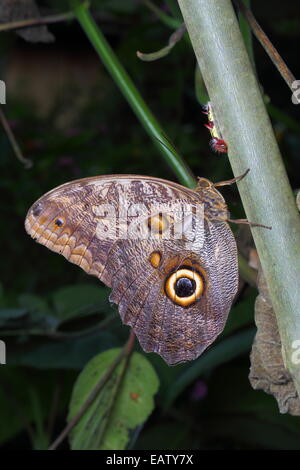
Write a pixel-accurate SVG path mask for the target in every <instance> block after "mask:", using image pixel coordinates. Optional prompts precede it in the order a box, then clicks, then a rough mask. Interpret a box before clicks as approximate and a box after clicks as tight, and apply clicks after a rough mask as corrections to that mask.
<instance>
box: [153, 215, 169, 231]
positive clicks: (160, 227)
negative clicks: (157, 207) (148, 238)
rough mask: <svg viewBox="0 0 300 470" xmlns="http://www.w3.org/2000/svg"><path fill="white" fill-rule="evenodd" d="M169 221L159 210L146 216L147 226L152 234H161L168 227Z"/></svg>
mask: <svg viewBox="0 0 300 470" xmlns="http://www.w3.org/2000/svg"><path fill="white" fill-rule="evenodd" d="M169 225H170V222H169V220H168V218H167V217H166V216H165V215H164V214H162V212H160V213H159V214H157V215H153V216H152V217H149V218H148V228H149V230H150V231H151V233H152V234H159V235H162V234H163V233H164V232H165V231H166V230H167V229H168V227H169Z"/></svg>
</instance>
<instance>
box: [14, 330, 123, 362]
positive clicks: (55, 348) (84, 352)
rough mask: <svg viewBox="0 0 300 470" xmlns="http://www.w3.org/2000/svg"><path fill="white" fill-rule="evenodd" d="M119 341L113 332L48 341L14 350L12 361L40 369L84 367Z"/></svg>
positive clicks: (33, 343)
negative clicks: (96, 355)
mask: <svg viewBox="0 0 300 470" xmlns="http://www.w3.org/2000/svg"><path fill="white" fill-rule="evenodd" d="M119 344H120V340H119V339H118V338H116V337H115V335H114V334H113V333H112V332H110V331H100V332H96V333H94V334H90V335H87V336H83V337H78V338H70V339H66V340H64V341H54V340H44V341H43V342H42V343H40V342H38V343H36V342H32V343H30V345H28V346H26V348H25V347H24V345H22V347H19V348H18V349H17V350H13V351H11V352H10V355H9V362H10V364H13V365H19V366H29V367H34V368H36V369H82V367H84V366H85V365H86V364H87V362H88V361H89V360H90V359H91V358H92V357H94V356H95V354H97V353H98V352H99V351H103V350H106V349H108V348H111V347H112V346H119Z"/></svg>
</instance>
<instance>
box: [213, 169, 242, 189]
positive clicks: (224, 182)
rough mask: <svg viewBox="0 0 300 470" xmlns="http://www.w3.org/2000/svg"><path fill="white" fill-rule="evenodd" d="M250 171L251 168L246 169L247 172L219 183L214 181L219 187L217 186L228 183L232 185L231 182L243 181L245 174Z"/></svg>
mask: <svg viewBox="0 0 300 470" xmlns="http://www.w3.org/2000/svg"><path fill="white" fill-rule="evenodd" d="M249 171H250V168H248V169H247V170H246V171H245V173H243V174H242V175H240V176H236V177H235V178H232V179H231V180H227V181H220V182H219V183H214V186H215V187H217V186H227V185H230V184H234V183H237V182H238V181H241V180H242V179H243V178H245V176H246V175H247V174H248V173H249Z"/></svg>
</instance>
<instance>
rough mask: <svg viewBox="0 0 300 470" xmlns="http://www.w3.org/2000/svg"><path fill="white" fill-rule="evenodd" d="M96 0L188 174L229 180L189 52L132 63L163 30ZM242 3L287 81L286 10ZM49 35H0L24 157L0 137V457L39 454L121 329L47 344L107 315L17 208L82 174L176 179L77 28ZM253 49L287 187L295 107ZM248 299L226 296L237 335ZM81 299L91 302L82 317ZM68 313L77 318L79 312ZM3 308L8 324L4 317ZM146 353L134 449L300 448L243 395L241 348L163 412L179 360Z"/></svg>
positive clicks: (289, 430)
mask: <svg viewBox="0 0 300 470" xmlns="http://www.w3.org/2000/svg"><path fill="white" fill-rule="evenodd" d="M154 3H155V4H156V5H157V6H160V7H162V8H163V9H164V11H165V13H170V9H169V6H168V3H169V4H173V5H175V3H176V2H163V1H155V2H154ZM38 5H39V7H40V11H41V14H42V15H46V14H51V13H54V12H57V11H66V10H68V3H67V2H58V1H50V0H49V1H40V2H38ZM93 6H94V9H93V13H94V15H95V17H96V18H97V22H98V24H99V25H100V27H101V29H102V31H103V33H104V34H105V36H106V38H107V39H108V41H109V43H110V44H111V46H112V47H113V49H114V50H115V52H116V53H117V55H118V57H119V59H120V61H121V62H122V63H123V65H124V66H125V67H126V69H127V71H128V72H129V75H130V76H131V78H132V79H133V81H134V82H135V84H136V86H137V87H138V89H139V90H140V92H141V93H142V95H143V97H144V99H145V101H146V103H147V104H148V106H149V107H150V108H151V110H152V111H153V113H154V114H155V115H156V117H157V118H158V119H159V121H160V122H161V124H162V127H163V129H164V130H165V131H166V133H167V134H168V135H169V136H170V137H171V139H172V140H173V141H174V143H175V145H176V147H177V148H178V149H179V150H180V153H181V154H182V155H183V156H184V158H185V160H186V162H187V163H188V165H189V166H190V167H191V168H192V170H193V172H194V174H195V175H196V176H204V177H207V178H209V179H211V180H212V181H218V180H223V179H226V178H231V177H232V172H231V169H230V164H229V161H228V159H227V157H226V156H222V155H221V156H220V155H217V154H214V153H213V152H212V151H211V149H210V147H209V145H208V144H209V134H208V131H207V130H206V129H205V127H204V126H203V124H204V123H205V116H204V115H203V114H202V110H201V106H200V104H199V102H198V101H197V99H196V96H195V83H194V72H195V59H194V54H193V50H192V49H191V48H190V47H189V46H188V44H187V42H185V41H181V42H180V43H179V44H177V46H176V47H175V49H173V51H172V52H171V53H170V54H169V55H168V56H167V57H165V58H163V59H161V60H158V61H156V62H151V63H146V62H142V61H140V60H139V59H138V58H137V57H136V53H135V52H136V51H137V50H140V51H142V52H153V51H155V50H158V49H160V48H161V47H163V46H164V45H165V44H166V43H167V40H168V38H169V36H170V34H171V33H172V30H171V29H168V28H167V27H166V26H165V25H164V24H162V23H161V22H160V21H159V20H158V19H157V17H156V16H155V15H154V14H153V13H152V12H150V10H149V9H148V8H147V7H146V6H145V5H144V4H143V2H142V1H137V0H130V1H129V0H128V1H126V2H125V1H124V0H112V1H100V0H98V1H95V2H93ZM252 6H253V11H254V13H255V15H256V17H257V19H258V21H259V22H260V24H261V25H262V27H263V28H264V29H265V31H266V33H267V34H268V35H269V37H270V39H271V40H272V42H273V44H274V45H275V47H277V48H278V50H279V52H280V54H281V55H282V57H283V58H284V60H285V61H286V63H287V64H288V66H289V67H290V69H291V70H292V72H293V73H294V75H295V76H296V77H297V76H300V73H299V37H300V10H299V6H298V5H297V2H281V1H279V0H272V1H271V0H266V1H264V2H260V1H253V2H252ZM49 30H50V31H51V32H52V33H53V34H54V36H55V38H56V41H55V42H53V43H50V44H32V43H29V42H26V41H24V39H22V38H20V37H18V36H17V35H16V34H15V33H14V32H7V33H1V34H0V52H1V54H0V57H1V58H0V78H1V79H3V80H5V82H6V85H7V104H6V105H5V106H4V107H3V109H4V111H5V113H6V115H7V117H8V119H9V121H10V124H11V127H12V129H13V131H14V132H15V135H16V136H17V139H18V142H19V144H20V146H21V148H22V150H23V152H24V155H25V156H26V157H27V158H30V159H31V160H32V161H33V167H32V168H31V169H29V170H26V169H24V166H23V165H22V163H21V162H20V161H18V160H17V159H16V157H15V155H14V153H13V152H12V149H11V147H10V144H9V142H8V139H7V137H6V135H5V133H4V131H3V129H1V130H0V174H1V179H0V190H1V199H0V207H1V231H0V241H1V268H2V269H1V284H0V288H1V289H0V301H1V304H0V307H1V309H2V317H3V318H2V319H1V315H0V328H2V331H1V330H0V337H1V339H5V341H6V343H7V365H6V366H0V367H1V370H0V445H2V446H3V448H4V449H30V448H37V449H41V448H46V447H47V443H48V442H49V440H52V439H53V438H54V437H55V436H56V435H57V434H58V433H59V431H60V430H61V429H62V427H63V426H64V423H65V416H66V414H67V406H68V401H69V398H70V394H71V391H72V385H73V383H74V380H75V379H76V377H77V375H78V373H79V371H80V370H81V369H82V367H83V366H84V364H86V362H87V361H88V360H89V359H90V358H91V357H93V356H94V355H95V354H96V353H98V352H99V351H101V350H105V349H107V348H109V347H114V346H121V345H122V344H123V343H124V341H125V339H126V338H127V335H128V328H127V327H124V326H122V325H121V322H120V321H119V319H118V317H117V316H116V320H114V321H112V322H111V324H110V325H109V326H108V327H107V329H106V330H105V331H101V332H100V333H97V332H96V333H92V334H90V335H84V336H82V337H80V336H78V337H77V338H73V339H69V338H67V337H66V339H63V340H59V341H58V340H57V338H53V337H51V334H49V332H50V331H53V328H54V327H55V326H56V325H58V324H59V329H60V331H64V332H65V333H68V332H71V331H80V330H83V329H86V328H88V327H92V326H93V325H95V324H96V323H97V321H99V319H102V318H106V317H107V316H109V315H111V314H112V312H113V308H112V307H111V306H110V305H109V303H108V301H107V300H105V299H106V295H107V290H106V289H104V287H99V282H98V281H97V280H96V279H94V278H91V277H89V276H87V275H85V273H84V272H83V271H81V270H80V269H78V267H75V266H74V265H72V264H70V263H67V262H66V260H65V259H64V258H63V257H60V256H57V255H56V254H54V253H52V252H50V251H49V250H47V249H45V248H44V247H42V246H40V245H37V244H35V243H34V242H33V240H32V239H31V238H30V237H29V236H28V235H27V234H26V233H25V230H24V219H25V216H26V212H27V210H28V208H29V207H30V205H31V204H32V203H33V202H34V201H35V200H36V199H37V198H38V197H40V196H41V195H42V194H44V193H45V192H47V191H48V190H50V189H52V188H53V187H55V186H57V185H59V184H61V183H64V182H67V181H69V180H72V179H77V178H82V177H85V176H92V175H102V174H113V173H133V174H134V173H136V174H144V175H151V176H158V177H162V178H166V179H171V180H176V179H175V176H174V175H173V174H172V171H171V170H170V169H169V168H168V166H167V165H166V163H165V162H164V161H163V160H162V157H161V155H160V154H159V153H158V151H157V150H156V148H155V147H154V145H153V144H152V142H151V140H150V139H149V136H148V135H147V134H146V133H145V131H144V129H143V128H142V127H141V125H140V123H139V122H138V121H137V119H136V117H135V116H134V114H133V112H132V111H131V109H130V107H129V106H128V104H127V102H126V101H125V99H124V98H123V97H122V95H121V93H120V92H119V90H118V89H117V87H116V85H115V84H114V82H113V81H112V79H111V77H110V76H109V75H108V74H107V72H106V70H105V69H104V67H103V66H102V64H101V62H100V60H99V58H98V56H97V55H96V53H95V52H94V50H93V49H92V47H91V45H90V43H89V42H88V40H87V39H86V37H85V35H84V33H83V32H82V30H81V28H80V26H79V25H78V24H77V23H76V21H72V22H68V23H57V24H53V25H50V26H49ZM254 55H255V60H256V66H257V73H258V77H259V80H260V83H261V85H262V87H263V90H264V93H265V95H267V96H268V97H269V103H270V104H271V105H272V108H270V107H269V111H270V117H271V119H272V122H273V125H274V130H275V133H276V137H277V139H278V143H279V145H280V148H281V151H282V156H283V159H284V163H285V165H286V169H287V172H288V175H289V178H290V181H291V184H292V187H293V189H295V190H296V189H297V188H299V187H300V172H299V169H300V165H299V150H300V119H299V118H300V115H299V108H300V106H295V105H293V104H292V101H291V92H290V90H289V88H288V87H287V85H286V84H285V83H284V81H283V79H282V78H281V76H280V75H279V73H278V72H277V71H276V69H275V68H274V66H273V64H272V63H271V61H270V60H269V58H268V57H267V55H266V54H265V52H264V51H263V49H262V48H261V46H260V45H259V44H258V43H257V41H256V40H254ZM274 109H275V111H276V110H277V111H278V112H280V113H279V117H278V113H276V112H275V111H274ZM278 184H280V182H278ZM223 194H224V196H225V197H226V200H227V201H228V205H229V208H230V211H231V213H232V214H233V216H234V217H242V216H243V209H242V207H241V203H240V199H239V196H238V192H237V190H236V188H235V187H230V188H225V189H224V191H223ZM237 235H239V234H238V233H237ZM278 255H279V256H284V253H280V254H278ZM78 285H80V287H81V290H78ZM98 293H99V300H98ZM255 295H256V291H255V289H253V288H250V287H249V286H248V285H247V284H245V283H244V284H243V286H242V288H241V293H240V296H239V298H238V299H237V303H240V302H243V304H242V305H243V307H242V308H240V309H239V315H245V316H246V317H247V318H248V317H249V322H248V324H247V325H246V326H244V328H246V327H249V328H250V327H252V326H253V306H254V299H255ZM91 298H94V302H95V304H96V307H95V309H94V310H93V309H92V311H89V310H88V309H87V310H85V308H86V304H87V303H89V302H90V299H91ZM100 300H101V302H100ZM97 302H98V304H97ZM79 307H80V308H82V312H83V314H78V311H77V310H78V308H79ZM5 309H10V310H9V312H10V314H11V315H10V317H9V315H7V316H6V317H5V315H4V314H3V311H4V310H5ZM76 309H77V310H76ZM75 311H76V312H77V313H76V312H75ZM12 312H14V313H12ZM74 312H75V313H74ZM82 312H81V313H82ZM8 317H9V318H8ZM147 357H149V358H150V359H151V361H152V363H153V364H154V366H155V367H156V369H157V371H158V374H159V376H160V380H161V388H160V391H159V394H158V396H157V397H156V405H157V406H156V409H155V411H154V412H153V414H152V415H151V417H150V419H149V420H148V421H147V422H146V423H145V425H144V427H143V429H142V430H141V432H140V433H138V432H137V431H136V432H135V433H133V438H132V441H131V443H130V446H131V448H136V449H198V448H201V449H202V448H203V449H300V418H298V417H291V416H286V415H280V414H279V411H278V407H277V404H276V402H275V399H274V398H273V397H271V396H268V395H266V394H265V393H263V392H260V391H254V390H252V388H251V386H250V384H249V381H248V372H249V352H248V353H247V354H245V355H241V356H237V357H236V358H235V359H233V360H232V361H229V362H227V363H226V364H222V365H220V366H218V367H216V366H212V367H211V368H210V369H209V371H207V372H206V373H205V374H202V375H201V376H199V378H198V379H196V380H195V381H193V382H192V383H190V384H189V385H188V386H187V387H186V389H185V390H184V391H183V392H182V393H181V394H180V396H179V397H178V398H177V400H176V401H175V402H174V403H173V405H172V406H171V407H170V408H169V409H168V410H167V411H164V410H163V403H164V399H165V396H166V394H167V393H168V390H169V389H170V388H171V387H172V386H173V383H174V382H175V381H176V374H177V371H178V373H179V371H180V370H181V369H180V367H181V366H176V367H174V368H172V370H171V372H170V371H169V370H168V368H167V366H165V365H164V364H163V362H162V360H160V359H159V358H157V357H154V355H147ZM49 417H50V418H49ZM138 431H140V430H138ZM64 447H65V448H67V444H66V443H65V444H64Z"/></svg>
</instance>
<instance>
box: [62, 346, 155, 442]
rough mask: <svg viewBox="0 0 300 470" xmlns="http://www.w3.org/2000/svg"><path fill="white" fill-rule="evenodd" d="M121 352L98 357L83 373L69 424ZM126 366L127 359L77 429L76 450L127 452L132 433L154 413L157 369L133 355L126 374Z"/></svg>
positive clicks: (120, 365)
mask: <svg viewBox="0 0 300 470" xmlns="http://www.w3.org/2000/svg"><path fill="white" fill-rule="evenodd" d="M120 351H121V349H110V350H108V351H105V352H103V353H101V354H98V355H97V356H96V357H94V358H93V359H92V360H91V361H90V362H89V363H88V364H87V366H86V367H85V368H84V370H83V371H82V372H81V374H80V375H79V377H78V379H77V381H76V383H75V386H74V390H73V394H72V398H71V402H70V411H69V416H68V421H71V420H72V419H73V418H74V416H76V415H77V413H78V412H79V411H80V409H81V408H82V406H83V404H84V403H85V401H86V400H87V398H88V397H89V395H90V393H91V392H92V390H93V389H94V388H95V386H96V385H97V383H98V382H99V380H101V378H102V377H103V376H104V375H105V373H106V372H107V370H108V368H109V367H110V365H111V363H112V362H113V361H114V360H115V359H116V357H117V356H118V355H119V354H120ZM124 367H126V359H125V358H124V359H122V361H121V362H120V364H119V365H118V366H117V368H116V369H115V370H114V372H113V373H112V375H111V376H110V378H109V380H108V381H107V382H106V384H105V385H104V387H103V388H102V389H101V391H100V392H99V394H98V396H97V397H96V399H95V400H94V402H93V403H92V404H91V405H90V407H89V408H88V409H87V411H86V413H85V414H84V416H83V417H82V418H81V420H80V421H79V422H78V424H77V425H76V426H75V428H74V429H73V431H72V433H71V436H70V441H71V447H72V449H89V450H90V449H102V450H103V449H106V450H122V449H125V447H126V445H127V443H128V441H129V432H130V430H133V429H134V428H136V427H137V426H139V425H141V424H142V423H143V422H144V421H145V420H146V419H147V418H148V416H149V415H150V413H151V412H152V410H153V407H154V401H153V396H154V394H155V393H156V392H157V390H158V386H159V381H158V378H157V375H156V373H155V371H154V369H153V367H152V366H151V364H150V363H149V361H148V360H147V359H146V358H145V357H144V356H142V355H141V354H139V353H133V355H132V356H131V358H130V360H129V364H128V367H127V368H126V369H125V371H124ZM124 372H125V373H124ZM123 373H124V376H123V379H122V380H121V381H120V379H121V374H123Z"/></svg>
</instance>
